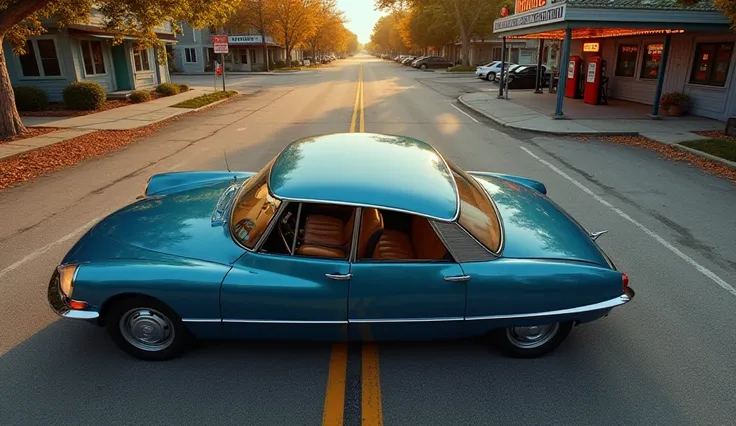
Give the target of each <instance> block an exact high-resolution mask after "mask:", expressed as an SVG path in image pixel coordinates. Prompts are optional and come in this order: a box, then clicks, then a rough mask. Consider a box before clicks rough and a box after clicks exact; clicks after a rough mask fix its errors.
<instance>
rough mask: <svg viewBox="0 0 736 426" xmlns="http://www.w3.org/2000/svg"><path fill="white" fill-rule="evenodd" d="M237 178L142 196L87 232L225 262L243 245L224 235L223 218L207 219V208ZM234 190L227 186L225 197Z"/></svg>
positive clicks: (212, 207) (155, 249)
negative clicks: (164, 193)
mask: <svg viewBox="0 0 736 426" xmlns="http://www.w3.org/2000/svg"><path fill="white" fill-rule="evenodd" d="M242 182H243V181H239V182H237V183H233V180H232V179H229V180H225V181H222V182H216V183H208V184H203V185H201V186H197V187H194V188H190V189H187V190H183V191H178V192H175V193H172V194H167V195H158V196H150V197H146V198H143V199H141V200H139V201H137V202H135V203H133V204H130V205H128V206H126V207H124V208H122V209H120V210H118V211H117V212H115V213H113V214H111V215H109V216H108V217H106V218H105V219H103V220H102V221H101V222H100V223H99V224H97V225H96V226H95V227H94V228H93V229H92V231H90V236H91V237H93V238H94V237H95V236H99V237H103V238H105V239H111V240H115V241H117V242H120V243H123V244H126V245H130V246H133V247H136V248H139V249H143V250H146V251H150V252H155V253H161V254H166V255H174V256H179V257H185V258H190V259H198V260H204V261H209V262H215V263H222V264H230V263H232V262H234V261H235V260H237V258H238V257H240V256H241V255H242V254H243V249H242V248H241V247H239V246H238V245H237V244H236V243H235V242H234V241H233V239H232V238H231V237H230V231H229V226H228V221H227V220H224V221H215V222H213V220H212V214H213V211H214V210H215V206H217V205H218V200H219V199H220V196H221V195H223V193H225V191H226V190H228V189H229V188H230V189H235V187H236V186H237V185H241V184H242ZM231 185H232V188H231ZM234 194H235V192H234V191H229V192H228V195H229V197H233V196H234ZM225 201H226V200H221V202H220V206H221V205H222V204H224V202H225ZM219 208H220V207H219V206H218V209H219ZM110 257H115V256H110Z"/></svg>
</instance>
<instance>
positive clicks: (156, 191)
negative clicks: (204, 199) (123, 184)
mask: <svg viewBox="0 0 736 426" xmlns="http://www.w3.org/2000/svg"><path fill="white" fill-rule="evenodd" d="M254 174H255V173H253V172H228V171H201V172H173V173H161V174H157V175H153V176H151V177H150V178H149V179H148V182H147V183H146V187H145V189H144V190H143V195H144V196H146V197H148V196H151V195H167V194H171V193H174V192H179V191H184V190H187V189H192V188H195V187H198V186H205V185H209V184H213V183H218V182H222V181H224V180H228V179H229V180H245V179H248V178H249V177H251V176H253V175H254Z"/></svg>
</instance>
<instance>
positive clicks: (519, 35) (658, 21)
mask: <svg viewBox="0 0 736 426" xmlns="http://www.w3.org/2000/svg"><path fill="white" fill-rule="evenodd" d="M514 10H515V13H514V14H511V15H508V16H503V17H502V18H500V19H497V20H496V21H495V22H494V23H493V29H494V35H498V36H499V37H501V38H502V41H503V42H502V50H503V52H504V56H503V57H504V58H505V57H506V56H507V53H506V51H505V47H504V46H505V45H506V43H507V42H508V41H510V40H514V39H537V40H539V42H540V43H539V54H538V55H537V56H538V58H537V65H538V67H537V78H536V81H537V85H536V86H537V87H536V90H535V91H534V92H533V95H532V94H530V93H529V92H527V93H525V94H524V95H523V96H521V97H522V98H525V99H527V102H533V103H534V104H536V105H537V106H539V105H549V106H550V111H549V113H550V115H552V116H553V117H555V118H565V117H566V115H565V114H564V110H565V106H566V104H568V105H569V104H579V103H583V104H586V105H585V106H586V107H587V106H590V108H594V110H593V111H590V110H588V111H585V113H587V114H588V115H593V116H596V115H600V116H601V117H602V116H605V115H606V114H607V113H608V112H613V109H619V108H622V107H623V108H627V107H628V108H629V109H631V111H632V113H635V114H636V116H637V117H638V118H642V117H646V116H647V115H648V116H649V117H651V118H660V105H659V104H660V99H661V97H662V94H663V93H670V92H677V93H684V94H687V95H688V96H689V98H690V100H691V101H690V103H691V105H690V112H691V113H692V114H694V115H698V116H702V117H708V118H712V119H716V120H719V121H725V120H726V119H727V118H728V117H730V116H734V115H736V96H731V95H732V92H736V81H735V80H736V78H734V75H733V74H734V72H733V70H734V68H736V64H734V61H735V60H736V55H733V51H734V44H735V43H736V34H734V33H733V32H732V31H731V30H730V28H729V27H730V22H729V19H728V18H727V17H726V16H725V15H724V14H723V13H721V12H720V11H718V10H717V9H715V7H714V6H713V5H712V3H710V2H709V1H701V2H699V3H698V4H697V5H695V6H690V7H684V6H681V5H679V4H678V3H677V2H676V1H675V0H661V1H634V0H617V1H608V0H567V1H565V0H516V5H515V9H514ZM504 12H505V11H504ZM502 15H507V13H502ZM558 43H560V44H561V52H559V53H558V54H557V55H556V58H557V61H553V62H556V63H547V64H546V65H547V67H548V69H549V68H550V67H551V68H552V69H555V70H556V71H553V73H552V76H551V78H550V84H549V90H548V92H547V93H545V92H544V91H543V90H542V87H541V86H542V84H541V81H542V76H541V65H542V64H543V63H544V62H545V59H546V58H548V57H550V56H551V55H550V54H549V50H550V44H558ZM545 52H546V53H547V54H546V55H545ZM546 62H550V61H546ZM502 74H503V73H502ZM550 93H553V94H554V96H555V99H554V100H552V99H550V97H551V96H552V95H551V94H550ZM502 97H504V85H503V82H502V84H501V86H500V89H499V98H502ZM541 97H543V98H541ZM532 98H534V99H535V100H531V99H532ZM552 106H554V107H553V108H552ZM575 108H576V109H577V110H579V111H582V110H583V109H589V108H584V107H582V106H580V105H575ZM644 111H647V112H644ZM546 112H547V111H545V113H546ZM616 114H621V112H620V111H619V112H617V113H616Z"/></svg>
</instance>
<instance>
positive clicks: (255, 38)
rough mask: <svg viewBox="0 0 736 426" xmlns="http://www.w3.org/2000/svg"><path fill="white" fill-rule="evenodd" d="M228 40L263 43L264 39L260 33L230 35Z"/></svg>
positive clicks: (231, 42) (231, 41) (234, 42)
mask: <svg viewBox="0 0 736 426" xmlns="http://www.w3.org/2000/svg"><path fill="white" fill-rule="evenodd" d="M228 41H229V42H230V44H253V43H263V39H262V38H261V36H260V35H257V34H256V35H239V36H229V37H228Z"/></svg>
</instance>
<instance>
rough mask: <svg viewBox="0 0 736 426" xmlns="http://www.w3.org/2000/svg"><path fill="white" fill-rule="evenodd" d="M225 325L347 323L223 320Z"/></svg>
mask: <svg viewBox="0 0 736 426" xmlns="http://www.w3.org/2000/svg"><path fill="white" fill-rule="evenodd" d="M222 322H223V323H237V324H347V323H348V322H347V321H292V320H241V319H227V318H225V319H223V320H222Z"/></svg>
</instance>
